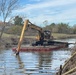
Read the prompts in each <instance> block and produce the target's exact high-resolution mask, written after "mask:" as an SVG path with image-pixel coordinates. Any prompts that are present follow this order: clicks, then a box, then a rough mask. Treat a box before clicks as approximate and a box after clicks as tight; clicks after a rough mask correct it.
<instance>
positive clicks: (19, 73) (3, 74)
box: [0, 49, 71, 75]
mask: <svg viewBox="0 0 76 75" xmlns="http://www.w3.org/2000/svg"><path fill="white" fill-rule="evenodd" d="M70 55H71V52H70V51H69V50H67V49H65V50H64V49H62V50H57V51H56V50H55V51H49V52H21V53H20V55H19V56H15V55H14V53H13V51H12V50H0V75H55V72H57V71H58V69H59V66H60V65H61V64H64V62H65V60H67V58H69V57H70Z"/></svg>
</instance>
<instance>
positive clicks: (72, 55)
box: [62, 52, 76, 68]
mask: <svg viewBox="0 0 76 75" xmlns="http://www.w3.org/2000/svg"><path fill="white" fill-rule="evenodd" d="M75 55H76V52H75V53H74V54H73V55H72V56H71V57H70V58H69V60H68V61H67V62H66V63H65V64H64V65H63V67H62V68H64V67H65V66H66V64H67V63H68V62H69V61H70V60H71V59H72V58H73V57H74V56H75Z"/></svg>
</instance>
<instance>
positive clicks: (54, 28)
mask: <svg viewBox="0 0 76 75" xmlns="http://www.w3.org/2000/svg"><path fill="white" fill-rule="evenodd" d="M44 28H47V29H49V30H51V32H53V33H65V34H76V25H73V26H70V25H69V23H58V24H56V23H51V24H50V25H46V27H44Z"/></svg>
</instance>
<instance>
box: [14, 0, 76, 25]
mask: <svg viewBox="0 0 76 75" xmlns="http://www.w3.org/2000/svg"><path fill="white" fill-rule="evenodd" d="M19 2H20V8H19V9H18V10H15V11H14V12H13V14H17V15H24V16H26V17H27V18H28V19H29V20H30V21H31V22H33V23H36V24H37V25H42V24H43V21H45V20H48V24H51V23H53V22H54V23H60V22H63V23H69V24H70V25H74V24H76V0H19Z"/></svg>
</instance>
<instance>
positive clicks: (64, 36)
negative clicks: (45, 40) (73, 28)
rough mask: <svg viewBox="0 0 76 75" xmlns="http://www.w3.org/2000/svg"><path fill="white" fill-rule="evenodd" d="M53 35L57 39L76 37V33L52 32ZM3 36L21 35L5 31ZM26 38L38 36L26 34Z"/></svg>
mask: <svg viewBox="0 0 76 75" xmlns="http://www.w3.org/2000/svg"><path fill="white" fill-rule="evenodd" d="M52 36H53V37H54V38H55V39H64V38H71V37H76V34H61V33H52ZM2 37H5V38H10V37H19V36H17V35H12V34H6V33H3V36H2ZM25 38H36V36H25Z"/></svg>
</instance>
